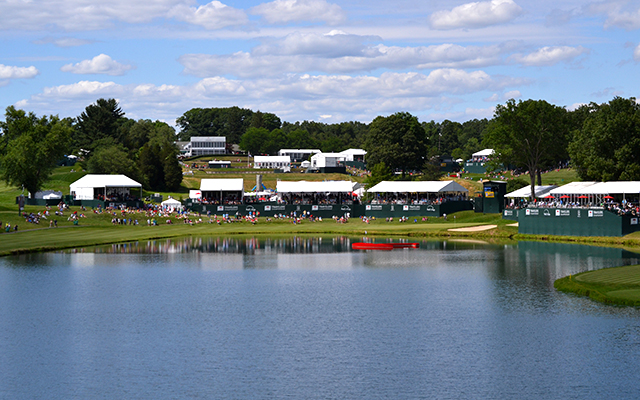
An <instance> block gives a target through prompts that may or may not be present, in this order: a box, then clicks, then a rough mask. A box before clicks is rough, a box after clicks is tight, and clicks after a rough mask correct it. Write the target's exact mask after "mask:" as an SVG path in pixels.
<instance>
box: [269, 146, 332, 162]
mask: <svg viewBox="0 0 640 400" xmlns="http://www.w3.org/2000/svg"><path fill="white" fill-rule="evenodd" d="M318 153H321V151H320V150H319V149H281V150H280V151H278V155H279V156H289V158H291V162H299V161H305V160H308V159H309V157H311V156H313V155H314V154H318Z"/></svg>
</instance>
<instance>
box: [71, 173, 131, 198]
mask: <svg viewBox="0 0 640 400" xmlns="http://www.w3.org/2000/svg"><path fill="white" fill-rule="evenodd" d="M138 188H139V189H140V194H139V197H142V185H141V184H140V183H138V182H136V181H134V180H133V179H131V178H129V177H127V176H125V175H97V174H88V175H85V176H83V177H82V178H80V179H78V180H77V181H75V182H73V183H72V184H71V185H69V189H70V191H71V195H73V196H74V198H75V199H76V200H94V199H98V198H99V197H106V198H112V197H116V198H118V197H120V198H122V197H123V196H128V195H130V194H131V189H138Z"/></svg>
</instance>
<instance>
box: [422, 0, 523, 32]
mask: <svg viewBox="0 0 640 400" xmlns="http://www.w3.org/2000/svg"><path fill="white" fill-rule="evenodd" d="M520 14H522V8H521V7H520V6H519V5H517V4H516V3H514V2H513V0H492V1H483V2H474V3H467V4H463V5H461V6H458V7H455V8H453V9H452V10H451V11H448V10H443V11H437V12H435V13H433V14H432V15H431V17H430V18H429V22H430V25H431V27H432V28H434V29H458V28H484V27H487V26H491V25H496V24H503V23H506V22H510V21H512V20H514V19H515V18H516V17H518V16H519V15H520Z"/></svg>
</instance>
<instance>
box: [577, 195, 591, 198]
mask: <svg viewBox="0 0 640 400" xmlns="http://www.w3.org/2000/svg"><path fill="white" fill-rule="evenodd" d="M578 198H579V199H588V198H589V196H585V195H582V196H578Z"/></svg>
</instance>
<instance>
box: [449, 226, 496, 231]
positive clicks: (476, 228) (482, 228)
mask: <svg viewBox="0 0 640 400" xmlns="http://www.w3.org/2000/svg"><path fill="white" fill-rule="evenodd" d="M497 227H498V225H480V226H468V227H466V228H452V229H448V231H449V232H480V231H488V230H489V229H494V228H497Z"/></svg>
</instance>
